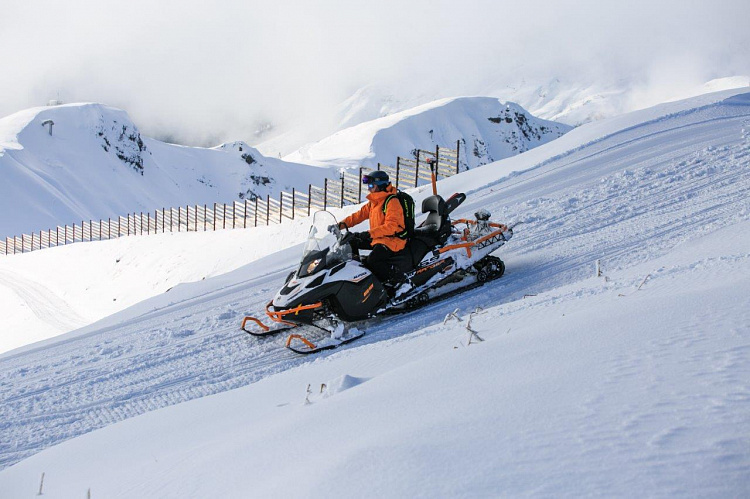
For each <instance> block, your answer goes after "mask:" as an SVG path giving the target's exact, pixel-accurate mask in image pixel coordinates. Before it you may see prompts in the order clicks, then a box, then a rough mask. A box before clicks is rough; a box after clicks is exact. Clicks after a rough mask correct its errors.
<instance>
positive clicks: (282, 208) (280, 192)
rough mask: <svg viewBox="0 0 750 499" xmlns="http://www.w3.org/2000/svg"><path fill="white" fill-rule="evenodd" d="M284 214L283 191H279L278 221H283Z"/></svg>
mask: <svg viewBox="0 0 750 499" xmlns="http://www.w3.org/2000/svg"><path fill="white" fill-rule="evenodd" d="M283 216H284V191H279V223H281V222H283V220H282V217H283Z"/></svg>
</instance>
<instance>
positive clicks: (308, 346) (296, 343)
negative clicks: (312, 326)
mask: <svg viewBox="0 0 750 499" xmlns="http://www.w3.org/2000/svg"><path fill="white" fill-rule="evenodd" d="M324 331H325V333H326V334H325V335H323V336H322V337H321V338H320V339H319V340H315V342H313V340H312V339H311V338H310V337H306V336H304V335H302V334H290V335H289V337H288V338H287V340H286V347H287V348H288V349H289V350H291V351H292V352H295V353H299V354H303V355H307V354H310V353H315V352H320V351H322V350H332V349H334V348H336V347H339V346H341V345H346V344H347V343H351V342H352V341H354V340H358V339H360V338H361V337H363V336H364V335H365V332H364V331H360V330H359V329H357V328H353V329H351V330H350V331H347V332H346V333H345V334H342V335H341V336H339V337H335V334H330V333H329V331H327V330H324Z"/></svg>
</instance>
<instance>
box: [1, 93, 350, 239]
mask: <svg viewBox="0 0 750 499" xmlns="http://www.w3.org/2000/svg"><path fill="white" fill-rule="evenodd" d="M0 172H2V173H1V174H2V178H3V182H2V183H1V184H0V209H2V212H3V213H5V214H6V215H5V216H3V217H0V236H12V235H17V234H21V233H24V232H26V233H28V232H30V231H35V230H46V229H48V228H53V227H55V226H57V225H65V224H73V223H80V222H81V221H82V220H86V221H88V220H99V219H105V220H106V219H107V218H108V217H112V218H115V217H117V216H118V215H125V214H127V213H134V212H140V211H143V212H148V211H153V210H156V209H161V208H162V207H167V208H168V207H173V206H185V205H188V204H189V205H196V204H197V205H203V204H213V203H215V202H225V203H231V202H232V201H238V200H242V199H247V198H253V197H254V196H258V197H261V198H265V196H266V195H267V194H270V195H276V194H277V193H278V192H279V191H280V190H291V188H292V187H296V188H305V189H306V188H307V185H308V184H309V183H316V184H318V183H322V182H323V179H324V178H325V177H326V176H328V175H331V176H334V177H335V176H336V175H337V173H336V172H333V171H330V170H327V169H321V168H316V167H311V166H308V165H300V164H291V163H288V162H286V161H282V160H280V159H277V158H268V157H265V156H263V155H262V154H260V152H258V150H257V149H255V148H252V147H250V146H248V145H247V144H246V143H244V142H232V143H227V144H222V145H220V146H218V147H215V148H211V149H206V148H197V147H184V146H177V145H173V144H167V143H164V142H160V141H158V140H154V139H151V138H148V137H144V136H143V135H142V134H141V133H140V131H139V130H138V127H137V126H136V125H135V124H134V123H133V122H132V121H131V120H130V118H129V117H128V115H127V113H126V112H125V111H122V110H119V109H115V108H111V107H107V106H104V105H101V104H92V103H87V104H67V105H62V106H55V107H40V108H33V109H28V110H26V111H21V112H19V113H16V114H13V115H10V116H7V117H5V118H3V119H0ZM9 214H12V215H9Z"/></svg>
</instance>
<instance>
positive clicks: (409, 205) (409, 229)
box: [383, 191, 414, 239]
mask: <svg viewBox="0 0 750 499" xmlns="http://www.w3.org/2000/svg"><path fill="white" fill-rule="evenodd" d="M391 198H397V199H398V202H399V203H401V209H402V210H403V212H404V226H405V227H406V228H405V229H404V230H403V231H402V232H399V233H398V234H396V237H398V238H399V239H410V238H411V237H412V236H414V198H412V197H411V196H410V195H408V194H407V193H405V192H404V191H398V192H397V193H396V194H391V195H389V196H388V197H387V198H385V202H384V203H383V214H385V213H387V210H388V202H389V201H390V200H391Z"/></svg>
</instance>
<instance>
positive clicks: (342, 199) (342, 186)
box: [339, 172, 346, 208]
mask: <svg viewBox="0 0 750 499" xmlns="http://www.w3.org/2000/svg"><path fill="white" fill-rule="evenodd" d="M344 182H345V181H344V172H341V206H339V208H343V207H344V189H345V187H346V184H345V183H344Z"/></svg>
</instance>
